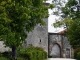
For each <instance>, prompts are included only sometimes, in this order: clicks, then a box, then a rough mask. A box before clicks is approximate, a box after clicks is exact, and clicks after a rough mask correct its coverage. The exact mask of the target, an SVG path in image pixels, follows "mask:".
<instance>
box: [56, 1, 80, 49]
mask: <svg viewBox="0 0 80 60" xmlns="http://www.w3.org/2000/svg"><path fill="white" fill-rule="evenodd" d="M79 3H80V1H79V0H68V2H67V3H66V4H65V6H64V7H62V10H61V11H62V14H63V16H61V18H62V20H61V21H56V23H54V25H55V27H59V26H63V27H66V29H67V33H66V36H67V37H68V39H69V41H70V44H71V45H72V47H73V48H77V47H80V37H79V35H80V17H79V16H80V10H79V9H80V7H79V6H78V5H80V4H79Z"/></svg>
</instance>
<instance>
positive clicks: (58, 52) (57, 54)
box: [50, 44, 61, 58]
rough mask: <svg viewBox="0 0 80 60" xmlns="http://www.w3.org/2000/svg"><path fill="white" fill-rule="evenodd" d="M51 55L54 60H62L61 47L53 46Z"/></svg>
mask: <svg viewBox="0 0 80 60" xmlns="http://www.w3.org/2000/svg"><path fill="white" fill-rule="evenodd" d="M50 55H51V56H52V57H53V58H60V57H61V49H60V46H59V45H58V44H54V45H53V46H52V48H51V52H50Z"/></svg>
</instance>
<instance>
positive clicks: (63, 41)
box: [48, 33, 72, 58]
mask: <svg viewBox="0 0 80 60" xmlns="http://www.w3.org/2000/svg"><path fill="white" fill-rule="evenodd" d="M48 36H49V39H48V40H49V55H51V56H53V57H64V58H70V57H71V55H72V53H71V52H72V47H71V45H70V44H69V41H68V39H67V37H66V36H64V35H63V34H58V33H49V35H48ZM55 46H57V47H55ZM54 50H55V51H54ZM52 52H54V53H53V54H52ZM57 52H58V53H57Z"/></svg>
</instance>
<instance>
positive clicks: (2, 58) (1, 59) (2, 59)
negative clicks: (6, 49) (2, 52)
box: [0, 57, 9, 60]
mask: <svg viewBox="0 0 80 60" xmlns="http://www.w3.org/2000/svg"><path fill="white" fill-rule="evenodd" d="M0 60H9V59H7V58H5V57H0Z"/></svg>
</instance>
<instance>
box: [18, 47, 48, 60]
mask: <svg viewBox="0 0 80 60" xmlns="http://www.w3.org/2000/svg"><path fill="white" fill-rule="evenodd" d="M19 56H20V57H24V58H25V59H28V60H44V59H46V58H47V53H46V52H45V51H44V50H43V49H42V48H39V47H28V48H23V49H20V51H19Z"/></svg>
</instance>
